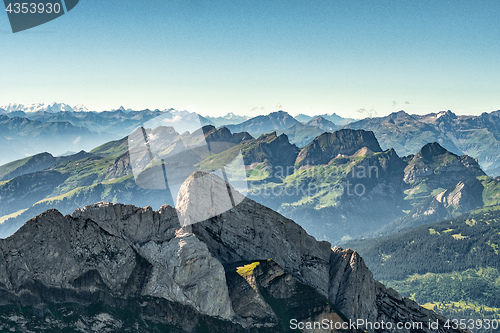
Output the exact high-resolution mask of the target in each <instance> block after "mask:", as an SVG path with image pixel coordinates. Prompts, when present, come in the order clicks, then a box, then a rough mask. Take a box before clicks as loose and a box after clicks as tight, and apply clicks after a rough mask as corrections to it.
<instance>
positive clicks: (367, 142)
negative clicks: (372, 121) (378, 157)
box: [296, 129, 382, 166]
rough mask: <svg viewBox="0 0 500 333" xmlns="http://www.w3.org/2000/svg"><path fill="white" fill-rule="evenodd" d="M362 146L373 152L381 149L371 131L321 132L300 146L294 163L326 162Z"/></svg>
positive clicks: (354, 151) (351, 153)
mask: <svg viewBox="0 0 500 333" xmlns="http://www.w3.org/2000/svg"><path fill="white" fill-rule="evenodd" d="M363 147H366V148H368V149H370V150H371V151H373V152H381V151H382V149H381V148H380V145H379V143H378V141H377V139H376V138H375V135H374V134H373V132H371V131H363V130H351V129H341V130H339V131H336V132H333V133H328V132H327V133H323V134H321V135H320V136H318V137H317V138H315V139H314V140H313V141H312V142H311V143H310V144H308V145H307V146H305V147H304V148H302V150H301V151H300V153H299V155H298V156H297V161H296V164H297V165H298V166H305V165H320V164H328V162H329V161H331V160H332V159H334V158H335V157H337V156H338V155H339V154H340V155H346V156H350V155H353V154H355V153H356V152H357V151H358V150H360V149H361V148H363Z"/></svg>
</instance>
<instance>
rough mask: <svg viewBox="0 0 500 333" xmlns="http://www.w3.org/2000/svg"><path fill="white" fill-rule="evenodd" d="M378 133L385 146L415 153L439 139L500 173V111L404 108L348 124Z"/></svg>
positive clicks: (401, 153) (492, 173) (490, 169)
mask: <svg viewBox="0 0 500 333" xmlns="http://www.w3.org/2000/svg"><path fill="white" fill-rule="evenodd" d="M346 127H347V128H352V129H365V130H370V131H373V132H374V133H375V135H376V136H377V138H378V140H379V141H380V144H381V146H382V148H384V149H387V148H394V149H395V150H396V151H397V152H398V154H400V155H409V154H415V153H416V152H417V151H418V149H419V148H420V147H422V146H423V145H425V144H426V143H429V142H439V144H441V145H442V146H443V147H444V148H446V149H447V150H449V151H450V152H453V153H455V154H457V155H464V154H465V155H469V156H472V157H474V158H477V159H478V161H479V164H480V165H481V166H482V167H483V169H484V170H485V171H486V172H487V173H488V174H490V175H493V176H496V175H500V111H495V112H491V113H483V114H481V115H479V116H459V115H456V114H454V113H453V112H451V111H443V112H439V113H431V114H427V115H423V116H420V115H410V114H408V113H406V112H404V111H399V112H395V113H392V114H390V115H388V116H386V117H378V118H366V119H363V120H359V121H356V122H352V123H350V124H348V125H346Z"/></svg>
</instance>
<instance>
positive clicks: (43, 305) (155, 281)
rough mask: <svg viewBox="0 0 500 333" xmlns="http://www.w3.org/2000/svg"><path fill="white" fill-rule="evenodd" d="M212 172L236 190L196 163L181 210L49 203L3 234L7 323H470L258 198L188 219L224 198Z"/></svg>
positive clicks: (226, 328) (187, 328) (76, 328)
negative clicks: (437, 309)
mask: <svg viewBox="0 0 500 333" xmlns="http://www.w3.org/2000/svg"><path fill="white" fill-rule="evenodd" d="M200 177H210V179H211V181H212V186H211V187H210V191H211V194H212V198H217V195H218V193H223V192H225V191H227V186H226V183H225V182H224V181H223V180H221V179H219V178H217V177H216V176H213V175H207V174H203V173H195V174H193V175H191V176H190V177H189V178H188V179H187V180H186V182H185V183H184V184H183V186H182V188H181V191H180V195H179V200H178V203H179V204H178V207H177V208H178V210H176V209H174V208H172V207H170V206H163V207H161V208H160V209H159V210H158V211H153V210H152V209H151V208H150V207H146V208H138V207H135V206H131V205H121V204H111V203H97V204H94V205H91V206H87V207H84V208H81V209H78V210H76V211H75V212H74V213H73V214H72V215H71V216H70V215H67V216H63V215H62V214H60V213H59V212H58V211H56V210H49V211H47V212H45V213H43V214H41V215H39V216H37V217H36V218H34V219H32V220H30V221H28V222H27V223H26V224H25V225H24V226H23V227H22V228H21V229H20V230H19V231H18V232H16V233H15V234H14V235H13V236H11V237H9V238H7V239H2V240H0V331H4V330H13V331H15V332H49V331H59V330H63V329H64V330H65V332H137V331H140V332H288V331H290V320H293V319H296V320H297V322H314V321H322V320H328V321H331V322H332V323H342V322H348V321H349V320H357V319H364V320H366V321H371V322H381V321H384V322H392V323H398V322H423V329H421V330H405V329H403V330H397V331H398V332H459V331H455V330H451V329H446V328H444V327H443V324H444V321H445V318H443V317H441V316H438V315H436V314H435V313H434V312H432V311H429V310H426V309H424V308H422V307H420V306H419V305H418V304H417V303H415V302H413V301H411V300H409V299H406V298H402V297H401V296H399V295H398V293H397V292H395V291H394V290H392V289H387V288H386V287H385V286H383V285H382V284H381V283H379V282H377V281H375V280H374V279H373V276H372V274H371V272H370V271H369V270H368V268H367V267H366V265H365V264H364V262H363V259H362V258H361V257H360V256H359V255H358V254H357V253H356V252H354V251H352V250H343V249H341V248H338V247H334V248H333V249H332V248H331V245H330V244H329V243H328V242H324V241H323V242H319V241H317V240H315V239H314V238H313V237H312V236H310V235H308V234H307V233H306V232H305V231H304V229H302V228H301V227H300V226H299V225H297V224H296V223H294V222H293V221H292V220H289V219H287V218H285V217H283V216H281V215H280V214H278V213H276V212H274V211H273V210H271V209H269V208H267V207H265V206H263V205H260V204H258V203H256V202H254V201H252V200H249V199H244V200H243V201H242V202H241V203H240V204H239V205H238V206H236V207H235V208H233V209H231V210H229V211H226V212H225V213H223V214H221V215H218V216H215V217H213V218H210V219H208V220H205V221H203V222H200V223H196V224H193V225H191V226H187V227H181V225H180V223H179V217H178V214H180V215H183V216H184V217H185V216H186V215H189V214H191V212H192V211H193V210H192V209H191V208H193V207H195V205H198V206H196V208H197V209H203V208H205V209H210V207H211V206H212V203H210V202H208V203H203V201H200V200H198V202H193V201H195V200H194V198H197V195H196V191H197V186H196V184H199V179H200ZM205 190H206V189H205ZM225 193H227V192H225ZM233 195H235V196H240V194H238V193H237V192H234V191H233ZM235 199H238V198H235ZM236 201H239V200H236ZM203 205H206V206H207V207H203ZM429 321H432V322H436V321H438V322H439V328H438V329H437V330H435V329H434V330H431V329H429V328H428V322H429ZM303 331H304V332H336V331H337V330H336V329H322V330H316V331H314V330H303ZM352 331H358V330H352ZM369 331H374V330H369ZM385 331H387V332H389V330H377V332H385ZM359 332H362V331H361V330H359Z"/></svg>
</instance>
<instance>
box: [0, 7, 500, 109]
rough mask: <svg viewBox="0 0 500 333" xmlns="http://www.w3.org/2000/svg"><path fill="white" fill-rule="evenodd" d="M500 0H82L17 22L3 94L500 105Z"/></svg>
mask: <svg viewBox="0 0 500 333" xmlns="http://www.w3.org/2000/svg"><path fill="white" fill-rule="evenodd" d="M498 13H500V1H498V0H484V1H480V2H473V1H470V0H469V1H461V0H449V1H443V0H434V1H427V0H421V1H415V0H413V1H407V0H376V1H375V0H371V1H369V0H366V1H356V0H350V1H334V0H330V1H317V0H313V1H295V0H287V1H276V0H228V1H211V0H205V1H201V0H173V1H164V0H161V1H160V0H148V1H130V0H121V1H117V0H106V1H96V0H80V3H79V5H78V6H77V7H76V8H75V9H74V10H72V11H71V12H69V13H68V14H66V15H64V16H62V17H61V18H59V19H56V20H54V21H52V22H49V23H47V24H45V25H42V26H39V27H37V28H34V29H31V30H28V31H25V32H20V33H17V34H12V32H11V31H10V27H9V24H8V20H7V15H6V14H5V13H4V14H0V105H3V104H8V103H23V104H28V103H36V102H45V103H50V102H53V101H57V102H64V103H68V104H70V105H76V104H84V105H86V106H87V107H88V108H90V109H98V110H100V109H112V108H117V107H119V106H120V105H123V106H125V107H127V108H134V109H142V108H160V109H163V108H169V107H174V108H183V107H184V106H186V105H192V104H194V105H196V107H197V109H198V111H199V112H200V113H202V114H211V115H220V114H225V113H227V112H235V113H239V114H247V115H256V114H260V113H267V112H271V111H274V110H276V109H283V110H286V111H288V112H290V113H292V114H298V113H307V114H321V113H332V112H336V113H338V114H340V115H343V116H350V117H360V116H362V114H360V113H359V112H357V110H359V109H365V110H367V112H368V111H370V110H371V112H372V114H376V115H385V114H388V113H390V112H392V111H397V110H400V109H404V110H407V111H408V112H411V113H428V112H435V111H439V110H448V109H451V110H453V111H454V112H456V113H459V114H479V113H481V112H485V111H488V112H489V111H492V110H497V109H500V80H499V79H498V78H499V77H500V62H499V61H498V55H499V54H500V21H499V20H498Z"/></svg>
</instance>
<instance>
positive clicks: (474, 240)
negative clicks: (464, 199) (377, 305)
mask: <svg viewBox="0 0 500 333" xmlns="http://www.w3.org/2000/svg"><path fill="white" fill-rule="evenodd" d="M345 245H346V246H348V247H351V248H354V249H356V250H357V251H358V252H360V254H361V255H362V256H363V257H364V259H365V261H366V263H367V265H368V266H369V267H370V269H371V270H372V271H373V273H374V276H375V278H377V279H380V280H382V281H384V282H385V283H387V284H388V285H389V286H391V287H393V288H394V289H396V290H397V291H399V292H400V293H401V294H402V295H404V296H407V297H411V298H413V299H414V300H416V301H417V302H419V303H420V304H426V306H427V307H429V308H433V309H434V310H436V311H438V312H441V313H443V314H445V315H448V316H451V317H452V318H462V317H460V316H466V317H464V318H474V319H483V318H486V317H489V318H500V273H499V270H498V268H499V267H500V206H491V207H485V208H482V209H480V210H476V211H474V212H471V213H468V214H464V215H463V216H460V217H457V218H454V219H452V220H447V221H443V222H439V223H433V224H426V225H424V226H420V227H417V228H414V229H411V230H408V231H406V232H400V233H397V234H393V235H389V236H385V237H380V238H377V239H367V240H359V241H351V242H348V243H347V244H345Z"/></svg>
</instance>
